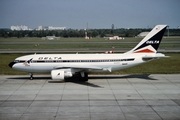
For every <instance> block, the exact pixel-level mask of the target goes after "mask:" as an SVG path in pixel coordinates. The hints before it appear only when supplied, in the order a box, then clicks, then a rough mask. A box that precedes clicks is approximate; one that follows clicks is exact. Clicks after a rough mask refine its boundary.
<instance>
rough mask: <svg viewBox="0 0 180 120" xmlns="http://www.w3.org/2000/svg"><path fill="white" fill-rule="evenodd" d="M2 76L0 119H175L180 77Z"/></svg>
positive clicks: (178, 115)
mask: <svg viewBox="0 0 180 120" xmlns="http://www.w3.org/2000/svg"><path fill="white" fill-rule="evenodd" d="M34 77H35V79H34V80H29V76H28V75H27V76H24V75H20V76H12V75H9V76H4V75H1V76H0V120H142V119H143V120H179V119H180V74H152V75H90V76H89V81H88V82H78V81H77V80H73V81H68V82H59V81H52V80H51V78H50V76H47V75H35V76H34Z"/></svg>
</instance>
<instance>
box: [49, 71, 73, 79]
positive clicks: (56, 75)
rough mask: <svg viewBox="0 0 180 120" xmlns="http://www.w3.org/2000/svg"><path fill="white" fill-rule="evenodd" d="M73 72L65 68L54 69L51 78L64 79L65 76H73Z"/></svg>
mask: <svg viewBox="0 0 180 120" xmlns="http://www.w3.org/2000/svg"><path fill="white" fill-rule="evenodd" d="M72 76H73V74H72V73H71V72H68V71H64V70H52V71H51V78H52V79H53V80H64V79H65V78H68V77H72Z"/></svg>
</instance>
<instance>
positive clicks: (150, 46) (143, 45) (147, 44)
mask: <svg viewBox="0 0 180 120" xmlns="http://www.w3.org/2000/svg"><path fill="white" fill-rule="evenodd" d="M166 27H167V25H156V26H155V27H154V28H153V29H152V30H151V32H150V33H149V34H148V35H147V36H146V37H145V38H144V39H143V40H142V41H141V42H139V44H138V45H136V47H134V48H133V49H132V50H130V51H128V52H126V53H156V52H157V49H158V47H159V45H160V43H161V40H162V37H163V35H164V32H165V30H166Z"/></svg>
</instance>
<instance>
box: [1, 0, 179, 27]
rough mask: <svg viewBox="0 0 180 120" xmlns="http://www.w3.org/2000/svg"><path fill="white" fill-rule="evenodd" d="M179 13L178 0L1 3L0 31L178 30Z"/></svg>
mask: <svg viewBox="0 0 180 120" xmlns="http://www.w3.org/2000/svg"><path fill="white" fill-rule="evenodd" d="M179 11H180V0H0V28H10V26H12V25H26V26H28V27H29V28H37V27H38V26H54V27H66V28H72V29H85V28H86V27H87V23H88V28H91V29H102V28H111V26H112V24H114V26H115V28H152V27H154V26H155V25H157V24H168V25H169V27H170V28H177V27H178V26H180V13H179Z"/></svg>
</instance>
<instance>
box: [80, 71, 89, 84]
mask: <svg viewBox="0 0 180 120" xmlns="http://www.w3.org/2000/svg"><path fill="white" fill-rule="evenodd" d="M80 80H81V81H82V82H87V81H88V73H84V77H81V78H80Z"/></svg>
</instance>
